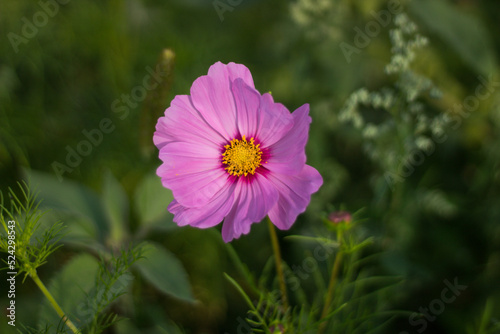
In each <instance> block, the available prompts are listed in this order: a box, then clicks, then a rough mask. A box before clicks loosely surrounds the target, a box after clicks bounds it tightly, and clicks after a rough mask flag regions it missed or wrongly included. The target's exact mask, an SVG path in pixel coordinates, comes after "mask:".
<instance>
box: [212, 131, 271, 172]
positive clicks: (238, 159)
mask: <svg viewBox="0 0 500 334" xmlns="http://www.w3.org/2000/svg"><path fill="white" fill-rule="evenodd" d="M259 146H260V144H255V139H254V138H253V137H252V138H250V141H248V140H247V139H246V137H245V136H242V138H241V139H236V138H235V139H233V140H231V141H230V143H229V144H227V145H224V148H225V151H224V153H222V163H223V164H224V165H227V166H226V167H225V168H224V169H225V170H226V171H227V172H228V173H229V175H234V176H241V175H244V176H247V175H248V174H251V175H253V174H255V170H256V169H257V168H258V167H259V166H261V161H262V150H261V149H260V148H259Z"/></svg>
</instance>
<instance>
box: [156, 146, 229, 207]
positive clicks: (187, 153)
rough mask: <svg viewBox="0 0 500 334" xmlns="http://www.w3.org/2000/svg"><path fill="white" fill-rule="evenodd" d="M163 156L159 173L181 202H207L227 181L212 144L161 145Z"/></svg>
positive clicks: (197, 203)
mask: <svg viewBox="0 0 500 334" xmlns="http://www.w3.org/2000/svg"><path fill="white" fill-rule="evenodd" d="M160 159H161V160H162V161H163V164H162V165H161V166H160V167H159V168H158V170H157V174H158V175H159V176H160V177H161V179H162V183H163V186H164V187H166V188H169V189H171V190H172V192H173V194H174V197H175V198H176V199H177V201H178V202H179V203H180V204H181V205H184V206H195V207H198V206H202V205H205V204H206V203H207V202H208V201H210V200H211V199H212V197H213V196H214V194H215V193H217V192H218V191H220V189H221V188H222V187H223V186H225V184H226V183H227V182H228V177H227V173H226V172H225V171H224V169H223V168H222V167H221V164H220V152H219V151H218V150H217V149H215V148H213V147H211V146H205V145H197V144H194V143H188V142H171V143H168V144H167V145H165V146H164V147H163V148H162V149H161V151H160Z"/></svg>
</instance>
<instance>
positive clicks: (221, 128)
mask: <svg viewBox="0 0 500 334" xmlns="http://www.w3.org/2000/svg"><path fill="white" fill-rule="evenodd" d="M218 79H219V78H218ZM191 101H192V102H193V105H194V107H195V108H196V110H198V111H199V112H200V114H201V115H202V116H203V118H204V119H205V120H206V121H207V123H208V124H209V125H210V126H211V127H212V128H213V129H214V130H215V131H217V132H219V133H221V134H222V135H223V136H224V138H225V139H226V140H227V141H230V140H232V139H233V138H234V137H236V135H237V132H238V131H237V128H236V106H235V103H234V98H233V93H232V92H231V88H230V82H229V81H223V80H217V81H216V80H214V79H213V78H212V77H209V76H202V77H199V78H198V79H196V80H195V82H193V85H192V86H191Z"/></svg>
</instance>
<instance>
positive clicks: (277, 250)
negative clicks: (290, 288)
mask: <svg viewBox="0 0 500 334" xmlns="http://www.w3.org/2000/svg"><path fill="white" fill-rule="evenodd" d="M267 222H268V225H269V235H270V236H271V243H272V244H273V252H274V260H275V262H276V273H277V274H278V280H279V284H280V290H281V297H282V300H283V309H284V311H285V312H286V311H287V310H288V298H287V295H286V284H285V275H284V274H283V267H282V266H281V252H280V246H279V243H278V236H277V235H276V229H275V227H274V225H273V223H272V222H271V219H269V218H268V219H267Z"/></svg>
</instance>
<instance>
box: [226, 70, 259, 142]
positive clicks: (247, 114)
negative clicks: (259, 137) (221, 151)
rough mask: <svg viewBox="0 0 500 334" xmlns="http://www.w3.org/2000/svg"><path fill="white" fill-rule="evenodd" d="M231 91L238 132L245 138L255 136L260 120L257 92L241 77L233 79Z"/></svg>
mask: <svg viewBox="0 0 500 334" xmlns="http://www.w3.org/2000/svg"><path fill="white" fill-rule="evenodd" d="M232 92H233V96H234V101H235V103H236V122H237V125H238V129H239V132H240V134H241V135H243V136H246V137H247V139H250V138H252V137H255V136H256V133H257V129H258V126H259V121H260V113H259V112H258V111H259V105H260V94H259V92H257V91H256V90H255V89H254V88H252V87H250V86H248V85H247V84H246V83H245V82H244V81H243V79H241V78H238V79H236V80H234V82H233V85H232Z"/></svg>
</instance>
